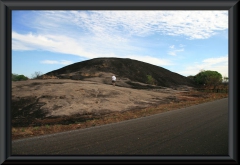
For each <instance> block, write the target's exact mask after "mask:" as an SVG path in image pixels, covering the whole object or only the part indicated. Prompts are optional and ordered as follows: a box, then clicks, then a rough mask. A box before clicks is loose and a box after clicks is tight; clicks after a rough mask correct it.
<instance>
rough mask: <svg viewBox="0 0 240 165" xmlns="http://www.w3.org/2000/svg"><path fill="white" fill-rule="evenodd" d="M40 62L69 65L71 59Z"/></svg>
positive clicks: (43, 62)
mask: <svg viewBox="0 0 240 165" xmlns="http://www.w3.org/2000/svg"><path fill="white" fill-rule="evenodd" d="M40 63H42V64H61V65H70V64H72V63H73V62H72V61H68V60H61V61H55V60H44V61H41V62H40Z"/></svg>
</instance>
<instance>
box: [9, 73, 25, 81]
mask: <svg viewBox="0 0 240 165" xmlns="http://www.w3.org/2000/svg"><path fill="white" fill-rule="evenodd" d="M22 80H28V77H26V76H24V75H22V74H21V75H18V74H14V73H12V81H22Z"/></svg>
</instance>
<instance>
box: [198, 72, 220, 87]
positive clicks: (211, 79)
mask: <svg viewBox="0 0 240 165" xmlns="http://www.w3.org/2000/svg"><path fill="white" fill-rule="evenodd" d="M194 81H195V82H196V83H197V84H199V85H206V86H213V87H214V89H215V87H216V86H217V85H218V84H220V83H221V82H222V75H221V74H220V73H218V72H217V71H211V70H207V71H205V70H202V71H200V72H199V73H198V74H197V75H196V76H195V77H194Z"/></svg>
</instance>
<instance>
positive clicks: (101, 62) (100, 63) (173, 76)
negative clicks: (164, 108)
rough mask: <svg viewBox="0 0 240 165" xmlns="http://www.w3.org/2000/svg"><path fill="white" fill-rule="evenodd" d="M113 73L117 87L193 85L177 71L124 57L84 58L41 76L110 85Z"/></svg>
mask: <svg viewBox="0 0 240 165" xmlns="http://www.w3.org/2000/svg"><path fill="white" fill-rule="evenodd" d="M113 74H115V75H116V76H117V84H116V85H117V86H124V87H133V88H150V87H154V88H156V87H175V86H181V85H187V86H191V87H194V86H195V84H194V82H193V81H192V80H191V79H189V78H187V77H184V76H182V75H180V74H178V73H174V72H171V71H169V70H167V69H164V68H162V67H159V66H156V65H152V64H148V63H145V62H141V61H137V60H132V59H123V58H95V59H91V60H86V61H82V62H78V63H74V64H71V65H68V66H65V67H63V68H60V69H58V70H54V71H51V72H48V73H46V74H45V75H44V76H48V77H51V76H52V77H57V78H60V79H73V80H90V81H97V82H101V83H104V84H110V83H111V76H112V75H113Z"/></svg>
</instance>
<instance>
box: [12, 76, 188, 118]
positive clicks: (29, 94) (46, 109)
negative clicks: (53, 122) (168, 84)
mask: <svg viewBox="0 0 240 165" xmlns="http://www.w3.org/2000/svg"><path fill="white" fill-rule="evenodd" d="M119 84H121V82H120V81H119ZM119 84H118V82H117V84H116V85H117V86H115V87H114V86H112V85H110V84H102V83H101V82H98V81H80V80H68V79H48V80H27V81H18V82H12V116H13V118H19V117H21V116H22V117H24V116H25V117H26V115H28V116H29V115H32V116H34V115H35V118H38V117H40V115H42V116H41V117H57V116H72V115H75V114H78V115H79V114H86V113H95V114H98V113H109V112H113V111H126V110H130V109H135V108H144V107H147V106H150V105H154V104H161V103H164V102H166V101H169V100H171V99H174V97H175V96H176V95H177V94H178V93H180V92H184V91H189V90H190V89H191V88H190V87H186V86H185V87H179V88H175V89H171V88H161V89H151V90H150V89H149V90H146V89H145V90H141V89H132V88H127V87H124V86H118V85H119ZM24 113H25V114H24Z"/></svg>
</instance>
